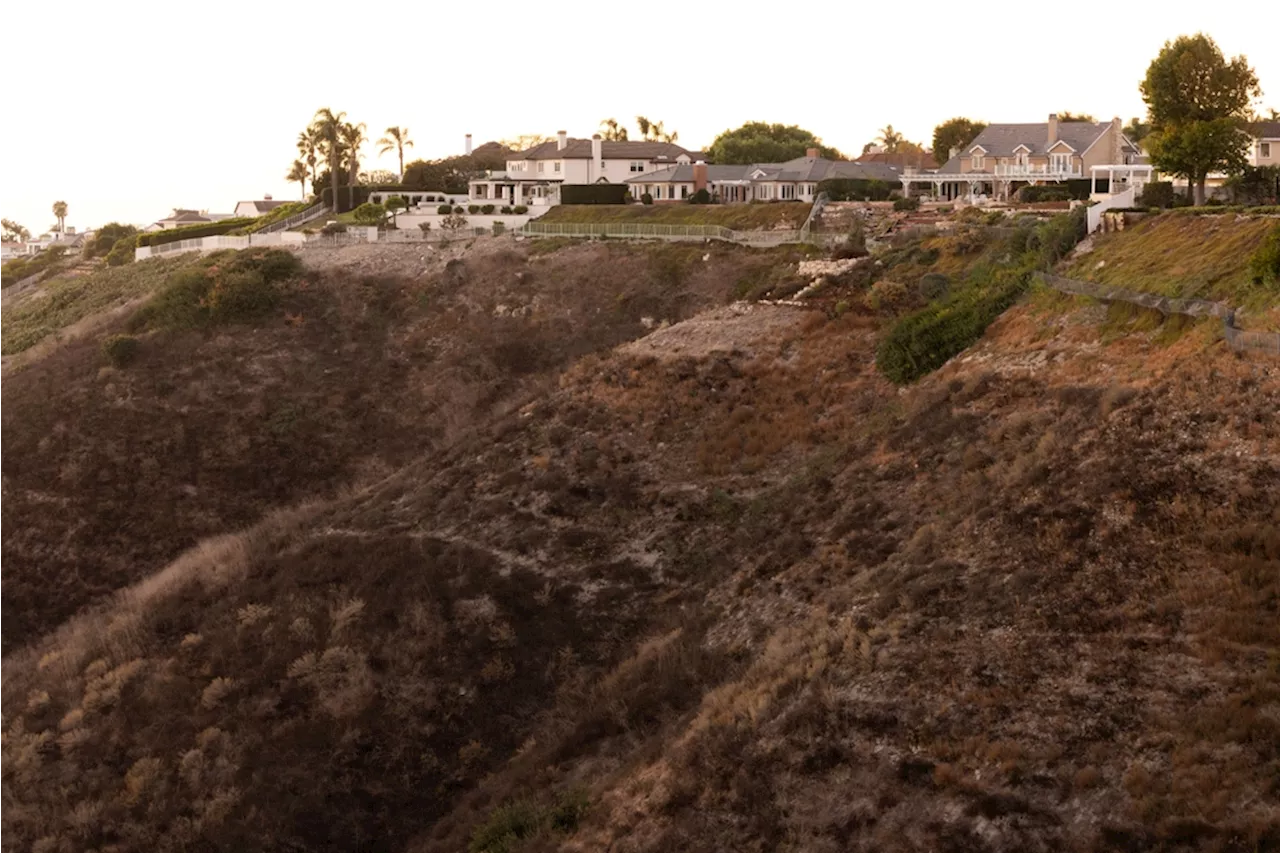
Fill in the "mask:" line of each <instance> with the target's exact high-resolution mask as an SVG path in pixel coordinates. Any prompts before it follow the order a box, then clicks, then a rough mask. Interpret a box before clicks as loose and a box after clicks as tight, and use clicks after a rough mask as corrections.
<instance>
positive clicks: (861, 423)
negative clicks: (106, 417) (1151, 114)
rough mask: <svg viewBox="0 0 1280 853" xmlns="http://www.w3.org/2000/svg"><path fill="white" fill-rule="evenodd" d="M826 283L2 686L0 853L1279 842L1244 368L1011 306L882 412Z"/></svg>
mask: <svg viewBox="0 0 1280 853" xmlns="http://www.w3.org/2000/svg"><path fill="white" fill-rule="evenodd" d="M953 242H954V241H953ZM598 251H609V252H619V251H630V250H619V249H614V248H609V249H607V250H605V249H602V248H601V247H582V248H575V249H572V250H570V252H572V253H579V252H580V253H589V252H598ZM699 251H702V250H699ZM925 251H933V249H931V248H927V247H926V249H925ZM947 251H949V250H948V249H946V247H940V248H939V249H938V252H937V253H935V255H934V256H932V259H922V255H921V252H919V251H915V250H913V252H914V253H913V254H911V260H910V263H912V264H915V263H917V262H921V263H924V262H926V261H927V263H934V262H935V261H937V260H938V255H942V254H946V253H947ZM956 251H960V250H958V249H957V250H956ZM961 254H963V252H961ZM566 257H569V258H572V257H573V255H572V254H569V255H567V256H566ZM589 257H595V256H591V255H582V256H580V258H589ZM611 257H613V256H611ZM698 257H699V258H700V255H699V256H698ZM957 257H958V256H957ZM944 260H945V259H944ZM614 262H615V263H620V262H619V261H616V260H615V261H614ZM952 262H953V261H952ZM698 263H701V261H700V260H699V261H698ZM929 268H930V267H928V266H927V265H926V266H925V267H922V268H921V267H915V266H913V267H910V268H909V269H910V270H911V274H912V275H917V274H925V275H927V274H928V273H927V272H926V270H927V269H929ZM578 269H580V267H579V268H578ZM891 271H892V270H891ZM779 275H780V274H779V273H777V272H776V271H772V270H767V271H766V270H757V271H755V272H753V273H751V274H750V275H748V276H745V277H740V278H739V280H738V283H737V286H739V287H746V288H756V287H757V286H758V285H759V284H760V282H761V281H764V280H774V279H775V278H776V277H777V276H779ZM869 284H870V282H869V281H868V280H866V278H865V277H857V276H855V277H853V280H851V281H848V282H844V283H841V284H836V285H832V286H831V287H830V288H829V290H828V291H826V292H824V293H823V294H820V296H821V298H819V299H817V300H816V301H815V304H816V305H819V306H824V310H803V309H797V308H791V307H785V306H771V305H754V306H741V305H735V306H732V307H729V308H720V309H717V310H716V311H715V312H712V313H704V314H701V315H698V316H697V317H695V318H694V319H693V321H692V322H686V323H679V324H676V325H673V326H671V327H669V328H665V329H661V330H657V331H654V332H652V333H651V334H649V335H647V336H645V337H641V338H639V339H638V340H635V341H634V342H631V343H627V344H625V345H623V346H621V347H618V348H616V349H613V350H611V351H606V350H605V349H604V348H603V347H598V348H597V351H595V352H593V353H589V354H585V355H582V356H581V357H580V358H578V359H577V360H576V361H575V362H574V363H573V364H572V365H571V366H569V367H568V369H567V370H565V371H564V372H563V373H562V374H561V375H559V377H558V379H557V381H556V383H555V387H553V388H544V389H543V390H544V393H542V394H540V395H538V396H536V397H529V398H527V399H526V400H524V401H522V403H521V404H520V405H518V406H513V407H511V408H509V409H499V410H498V411H496V412H494V414H493V417H492V418H490V419H487V420H479V419H478V420H477V425H476V427H475V429H474V431H472V430H460V431H459V432H458V433H457V435H456V436H455V437H454V438H453V440H452V441H449V442H441V443H440V444H439V445H438V446H437V447H436V448H435V449H432V450H429V451H428V452H426V453H425V454H424V455H422V456H421V457H420V458H417V459H414V460H412V461H409V462H407V463H406V464H404V465H403V466H402V467H400V468H399V469H398V470H396V471H394V472H393V473H390V474H389V476H386V477H385V478H383V479H381V480H379V481H377V482H368V483H366V484H364V485H363V486H361V487H359V488H356V489H354V490H352V491H350V492H349V493H345V494H342V495H339V496H337V497H334V498H332V499H328V500H320V501H313V502H310V503H307V504H303V505H299V506H296V507H294V508H293V509H291V510H289V511H287V512H281V513H277V514H275V515H272V516H271V517H270V518H268V519H267V520H266V521H264V522H262V523H261V524H258V525H256V526H254V527H252V528H250V529H249V530H248V531H247V532H244V533H240V534H233V535H227V536H224V537H221V538H217V539H214V540H211V541H209V542H206V543H205V544H204V545H202V546H201V547H200V548H198V549H196V550H194V551H191V552H188V553H187V554H185V555H184V556H183V557H182V558H181V559H179V560H178V561H176V562H174V563H172V564H171V565H169V566H168V567H167V568H166V569H165V570H164V571H163V572H161V573H159V574H157V575H154V576H152V577H149V578H148V579H147V580H146V581H144V582H142V583H140V584H138V585H136V586H135V587H133V588H131V590H130V591H129V592H128V593H127V594H125V595H123V596H122V597H121V598H120V599H119V600H118V601H117V602H115V603H114V604H113V605H112V606H111V607H108V608H105V609H103V610H101V611H100V612H97V613H94V614H91V615H89V616H88V617H84V618H80V619H76V620H73V621H71V622H69V623H68V624H66V625H65V626H64V627H63V628H62V629H61V630H60V631H59V632H57V633H56V634H54V635H52V636H50V637H47V638H45V639H44V640H42V641H40V642H36V643H32V644H30V645H29V647H27V648H25V649H24V650H22V651H21V652H19V653H17V654H15V655H11V656H9V657H8V658H7V659H6V661H5V675H6V678H5V682H4V697H3V698H4V711H5V726H6V728H5V735H4V749H5V756H4V759H5V760H4V773H5V786H6V793H7V796H8V799H7V801H6V808H5V809H4V813H3V819H4V821H5V825H4V830H5V831H4V845H5V847H6V848H7V849H15V850H16V849H27V848H34V849H42V850H78V849H86V848H91V847H96V848H99V849H101V848H104V847H108V846H112V845H114V847H115V848H116V849H120V850H169V849H172V850H179V849H193V848H195V849H209V850H233V849H247V848H253V849H267V850H295V851H296V850H327V849H363V848H377V849H392V850H406V851H420V853H426V851H437V850H438V851H446V850H447V851H456V850H461V849H469V850H472V851H476V853H481V851H489V853H497V851H532V850H549V849H568V850H582V851H588V850H602V849H612V850H618V851H667V850H686V849H687V850H735V851H736V850H832V851H836V850H867V851H873V850H874V851H895V850H940V849H947V850H991V851H1023V850H1060V849H1079V850H1105V849H1131V850H1132V849H1205V850H1237V849H1239V850H1257V849H1271V848H1272V847H1275V846H1276V845H1280V807H1277V806H1276V802H1277V801H1278V800H1280V788H1277V780H1278V779H1280V746H1278V745H1280V669H1278V668H1277V665H1276V661H1277V655H1280V651H1278V650H1280V612H1277V606H1278V605H1277V602H1280V571H1278V568H1280V533H1278V529H1280V508H1278V506H1277V502H1276V500H1275V495H1276V494H1277V493H1280V423H1278V422H1277V420H1276V418H1275V416H1274V415H1275V412H1276V411H1277V404H1278V403H1280V365H1278V364H1276V363H1274V362H1267V361H1246V360H1243V359H1240V358H1238V357H1236V356H1234V355H1232V354H1230V353H1228V352H1227V351H1226V350H1225V348H1224V347H1223V344H1222V343H1221V341H1220V340H1219V339H1218V338H1217V336H1216V334H1215V330H1214V328H1213V327H1212V326H1211V325H1210V324H1201V325H1199V326H1196V327H1193V328H1191V329H1189V330H1185V331H1182V332H1180V333H1178V334H1164V333H1163V330H1162V329H1160V328H1155V329H1154V330H1149V331H1145V330H1143V329H1142V328H1133V327H1125V328H1119V327H1117V325H1116V322H1115V320H1114V318H1113V319H1110V320H1109V319H1108V317H1107V312H1106V311H1105V310H1102V309H1100V308H1098V307H1097V306H1092V305H1089V304H1087V303H1086V302H1085V301H1083V300H1074V301H1073V300H1068V299H1067V298H1065V297H1056V296H1053V295H1052V294H1050V293H1047V292H1036V293H1034V294H1033V295H1032V297H1031V298H1030V299H1028V300H1025V301H1024V302H1023V304H1021V305H1019V306H1018V307H1015V308H1013V309H1011V310H1010V311H1008V312H1006V313H1005V315H1004V316H1003V317H1002V318H1001V319H1000V320H999V321H998V322H997V323H996V324H995V326H993V327H992V328H991V329H989V330H988V332H987V335H986V337H985V338H984V339H983V340H982V341H981V342H980V343H979V344H978V345H977V346H975V347H973V348H971V349H970V350H969V351H967V352H965V353H964V354H962V355H961V356H959V357H958V358H956V359H953V360H952V361H951V362H950V363H949V364H947V365H946V366H945V367H943V368H942V369H941V370H939V371H938V372H936V373H934V374H932V375H930V376H928V377H926V378H925V379H924V380H922V381H920V382H919V383H918V384H916V385H913V386H910V387H908V388H906V389H898V388H895V387H894V386H892V385H890V384H889V383H888V382H887V381H885V380H884V379H883V378H882V377H881V376H880V375H879V374H878V373H877V372H876V369H875V366H874V363H875V357H876V346H877V340H878V337H879V332H880V329H881V327H882V321H881V316H882V314H883V312H884V310H885V306H886V304H888V303H890V302H892V301H893V300H902V299H908V300H909V299H918V298H920V297H919V296H918V295H911V294H908V293H907V292H906V290H905V288H904V287H903V286H902V284H901V283H900V282H899V283H896V285H897V286H896V287H895V286H893V285H894V284H895V283H894V282H892V281H889V280H888V279H886V280H884V281H879V282H876V283H875V284H874V285H871V286H870V287H869V288H868V285H869ZM722 286H723V282H722ZM900 291H901V292H900ZM710 293H711V294H712V295H718V294H720V293H723V291H719V290H715V289H714V288H713V289H712V290H711V292H710ZM890 297H892V299H890ZM712 301H714V300H713V299H711V298H710V297H708V302H712ZM692 307H693V306H690V308H692ZM602 310H603V309H602ZM655 313H656V312H655ZM645 314H647V315H649V316H652V314H651V313H650V312H649V309H645ZM662 316H666V315H665V314H663V315H662ZM1148 325H1150V324H1148ZM7 385H8V382H6V386H7ZM8 393H9V392H8V390H6V394H8ZM6 402H7V399H6ZM7 426H8V424H7V423H6V428H7ZM6 453H8V449H7V448H6ZM7 499H8V496H6V501H7ZM6 521H7V520H6ZM6 556H7V554H6ZM7 570H8V563H6V571H7ZM7 582H8V581H7V579H6V583H7ZM6 592H7V588H6Z"/></svg>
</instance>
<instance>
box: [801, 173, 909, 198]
mask: <svg viewBox="0 0 1280 853" xmlns="http://www.w3.org/2000/svg"><path fill="white" fill-rule="evenodd" d="M818 192H820V193H826V194H827V198H829V199H831V200H832V201H863V200H864V199H871V200H872V201H885V200H886V199H888V198H889V193H891V192H893V187H891V186H889V185H888V184H887V183H885V182H884V181H878V180H874V179H871V180H868V179H866V178H828V179H827V180H825V181H819V182H818Z"/></svg>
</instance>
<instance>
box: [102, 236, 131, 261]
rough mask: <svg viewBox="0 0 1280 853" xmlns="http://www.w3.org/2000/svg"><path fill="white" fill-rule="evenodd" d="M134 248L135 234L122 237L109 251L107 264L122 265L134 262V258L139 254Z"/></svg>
mask: <svg viewBox="0 0 1280 853" xmlns="http://www.w3.org/2000/svg"><path fill="white" fill-rule="evenodd" d="M134 249H135V246H134V238H133V236H129V237H121V238H120V239H119V240H117V241H116V242H115V243H114V244H113V245H112V246H111V249H110V250H109V251H108V252H107V266H111V267H122V266H124V265H125V264H131V263H133V261H134V258H135V257H136V256H137V252H135V251H134Z"/></svg>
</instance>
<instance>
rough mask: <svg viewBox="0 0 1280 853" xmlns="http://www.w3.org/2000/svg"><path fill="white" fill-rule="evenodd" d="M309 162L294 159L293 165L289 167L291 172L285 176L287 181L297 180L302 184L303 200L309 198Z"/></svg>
mask: <svg viewBox="0 0 1280 853" xmlns="http://www.w3.org/2000/svg"><path fill="white" fill-rule="evenodd" d="M308 177H309V176H308V174H307V164H306V163H304V162H302V161H301V160H294V161H293V166H291V167H290V168H289V174H287V175H285V176H284V179H285V180H286V181H290V182H292V181H297V182H298V183H299V184H301V186H302V200H303V201H306V200H307V178H308Z"/></svg>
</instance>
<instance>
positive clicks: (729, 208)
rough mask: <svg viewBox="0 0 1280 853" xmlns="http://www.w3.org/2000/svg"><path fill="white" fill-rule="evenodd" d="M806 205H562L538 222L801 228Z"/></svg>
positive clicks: (757, 228)
mask: <svg viewBox="0 0 1280 853" xmlns="http://www.w3.org/2000/svg"><path fill="white" fill-rule="evenodd" d="M809 208H810V205H809V204H807V203H805V202H800V201H792V202H777V203H776V204H772V203H761V204H678V203H673V204H561V205H557V206H556V207H553V208H551V210H549V211H548V212H547V213H546V214H545V215H544V216H541V217H539V219H538V220H537V221H539V222H563V223H574V224H600V223H608V222H627V223H644V224H647V225H720V226H723V227H725V228H732V229H734V230H735V231H758V230H768V229H787V228H799V227H800V226H801V225H803V224H804V220H805V218H806V217H807V216H808V215H809Z"/></svg>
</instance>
